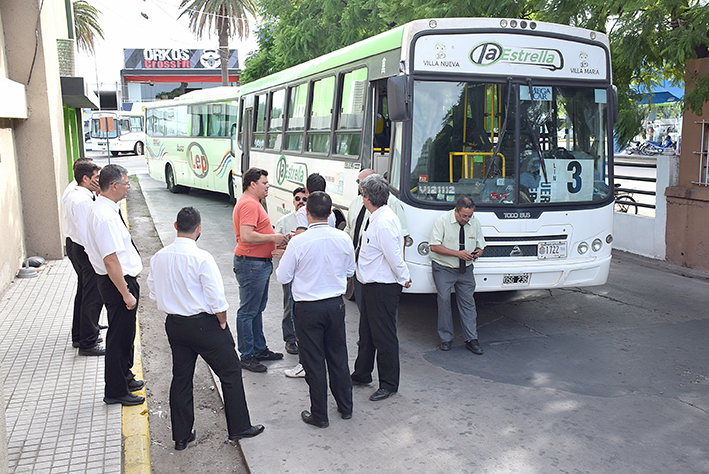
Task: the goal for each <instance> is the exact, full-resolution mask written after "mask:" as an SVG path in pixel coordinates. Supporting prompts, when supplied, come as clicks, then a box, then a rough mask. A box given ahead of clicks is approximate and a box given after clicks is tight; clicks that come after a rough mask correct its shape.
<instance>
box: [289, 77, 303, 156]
mask: <svg viewBox="0 0 709 474" xmlns="http://www.w3.org/2000/svg"><path fill="white" fill-rule="evenodd" d="M307 97H308V84H300V85H299V86H296V87H291V89H290V90H289V91H288V123H287V132H286V150H291V151H300V150H302V148H303V131H304V130H305V106H306V100H307Z"/></svg>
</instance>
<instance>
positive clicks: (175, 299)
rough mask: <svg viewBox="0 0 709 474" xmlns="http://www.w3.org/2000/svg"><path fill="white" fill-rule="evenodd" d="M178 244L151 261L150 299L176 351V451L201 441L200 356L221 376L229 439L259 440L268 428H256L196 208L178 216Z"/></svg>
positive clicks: (173, 389)
mask: <svg viewBox="0 0 709 474" xmlns="http://www.w3.org/2000/svg"><path fill="white" fill-rule="evenodd" d="M175 229H176V230H177V238H176V239H175V242H174V243H172V244H171V245H168V246H167V247H165V248H163V249H162V250H160V251H159V252H157V253H156V254H155V255H154V256H153V258H151V259H150V275H148V288H149V289H150V298H151V299H153V300H155V301H156V302H157V305H158V309H159V310H160V311H164V312H165V313H167V320H166V321H165V332H166V333H167V338H168V340H169V341H170V348H171V349H172V384H171V385H170V415H171V417H172V439H173V440H174V441H175V450H177V451H181V450H183V449H185V448H186V447H187V444H188V443H189V442H190V441H193V440H194V439H195V436H196V433H195V430H194V429H192V427H193V425H194V406H193V396H192V390H193V385H192V380H193V377H194V369H195V363H196V361H197V356H198V355H200V356H202V358H203V359H204V360H205V362H207V364H209V366H210V367H211V368H212V370H214V373H216V374H217V376H218V377H219V380H220V381H221V384H222V393H223V394H224V414H225V415H226V421H227V429H228V432H229V439H230V440H231V441H236V440H239V439H242V438H250V437H253V436H257V435H258V434H260V433H261V432H263V429H264V428H263V426H262V425H256V426H252V425H251V419H250V417H249V409H248V407H247V406H246V396H245V395H244V384H243V381H242V379H241V362H240V361H239V356H238V355H237V353H236V350H235V349H234V338H233V337H232V335H231V330H230V329H229V328H228V326H227V322H226V311H227V309H228V308H229V303H227V301H226V297H225V296H224V282H223V281H222V276H221V273H219V268H218V267H217V264H216V262H215V261H214V257H212V255H210V254H209V252H207V251H205V250H202V249H200V248H199V247H197V239H199V236H200V235H201V232H202V217H201V216H200V214H199V211H198V210H197V209H195V208H193V207H184V208H182V210H180V212H179V213H178V214H177V220H176V222H175Z"/></svg>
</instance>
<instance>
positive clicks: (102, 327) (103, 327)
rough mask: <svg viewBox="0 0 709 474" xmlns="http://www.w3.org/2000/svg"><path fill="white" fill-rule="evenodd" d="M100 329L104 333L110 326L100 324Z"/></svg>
mask: <svg viewBox="0 0 709 474" xmlns="http://www.w3.org/2000/svg"><path fill="white" fill-rule="evenodd" d="M98 329H99V331H102V330H104V329H108V326H104V325H103V324H99V325H98Z"/></svg>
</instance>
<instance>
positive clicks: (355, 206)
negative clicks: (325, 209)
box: [345, 193, 409, 247]
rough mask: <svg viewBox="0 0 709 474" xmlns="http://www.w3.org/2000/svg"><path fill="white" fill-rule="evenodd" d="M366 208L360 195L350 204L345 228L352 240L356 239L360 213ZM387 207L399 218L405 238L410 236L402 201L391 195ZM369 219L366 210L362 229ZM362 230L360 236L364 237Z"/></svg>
mask: <svg viewBox="0 0 709 474" xmlns="http://www.w3.org/2000/svg"><path fill="white" fill-rule="evenodd" d="M363 206H364V202H363V201H362V195H361V194H359V195H357V197H356V198H354V199H353V200H352V202H351V203H350V208H349V210H348V211H347V225H346V226H345V232H347V233H348V234H349V235H350V237H351V238H352V240H353V241H354V237H355V228H356V227H357V216H358V215H359V211H360V210H362V207H363ZM387 206H389V207H390V208H391V210H392V211H394V214H396V217H398V218H399V224H401V232H402V233H403V234H404V237H406V236H407V235H409V224H408V221H407V220H406V213H405V212H404V207H403V206H402V205H401V201H399V200H398V199H397V198H396V196H394V195H393V194H391V193H389V199H388V200H387ZM368 217H369V211H367V210H365V211H364V219H362V225H361V228H364V223H365V222H367V218H368ZM361 228H360V231H359V234H360V235H362V230H361ZM354 244H355V247H356V246H357V242H355V243H354Z"/></svg>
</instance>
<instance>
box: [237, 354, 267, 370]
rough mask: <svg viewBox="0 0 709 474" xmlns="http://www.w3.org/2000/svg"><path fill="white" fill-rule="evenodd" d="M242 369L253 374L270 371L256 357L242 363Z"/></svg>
mask: <svg viewBox="0 0 709 474" xmlns="http://www.w3.org/2000/svg"><path fill="white" fill-rule="evenodd" d="M241 368H242V369H246V370H249V371H251V372H266V370H268V369H267V368H266V366H265V365H263V364H262V363H261V362H259V361H257V360H256V357H249V358H248V359H243V360H242V361H241Z"/></svg>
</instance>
